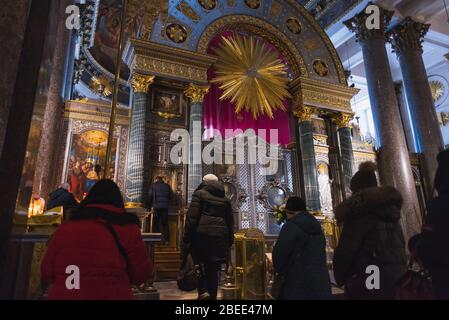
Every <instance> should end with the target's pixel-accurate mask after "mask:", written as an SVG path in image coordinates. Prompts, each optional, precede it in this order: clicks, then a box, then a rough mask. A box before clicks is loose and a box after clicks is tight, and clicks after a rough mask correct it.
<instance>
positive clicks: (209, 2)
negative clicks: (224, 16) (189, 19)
mask: <svg viewBox="0 0 449 320" xmlns="http://www.w3.org/2000/svg"><path fill="white" fill-rule="evenodd" d="M198 3H199V4H200V6H202V7H203V8H204V9H206V10H213V9H215V7H216V6H217V0H198Z"/></svg>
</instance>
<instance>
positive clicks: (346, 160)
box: [334, 113, 355, 197]
mask: <svg viewBox="0 0 449 320" xmlns="http://www.w3.org/2000/svg"><path fill="white" fill-rule="evenodd" d="M352 117H353V115H352V114H348V113H340V114H339V115H338V116H337V117H336V118H335V119H334V120H335V124H336V125H337V126H338V140H339V144H338V146H339V149H340V150H339V151H340V159H341V166H342V171H343V180H344V181H343V182H344V191H345V194H346V197H348V196H349V195H350V194H351V190H350V188H349V187H350V185H351V179H352V176H353V175H354V173H355V171H354V169H355V168H354V166H355V165H354V151H353V149H352V136H351V126H350V124H349V122H350V121H351V120H352Z"/></svg>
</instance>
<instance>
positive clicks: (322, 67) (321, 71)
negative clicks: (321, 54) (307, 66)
mask: <svg viewBox="0 0 449 320" xmlns="http://www.w3.org/2000/svg"><path fill="white" fill-rule="evenodd" d="M313 70H314V71H315V73H316V74H317V75H319V76H320V77H325V76H327V75H328V74H329V66H328V65H327V63H326V62H324V61H323V60H321V59H316V60H314V61H313Z"/></svg>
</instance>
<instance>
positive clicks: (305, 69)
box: [150, 0, 347, 86]
mask: <svg viewBox="0 0 449 320" xmlns="http://www.w3.org/2000/svg"><path fill="white" fill-rule="evenodd" d="M213 2H214V5H212V4H211V5H210V6H205V5H204V1H203V2H201V1H197V0H170V5H169V10H168V15H167V16H166V17H163V18H159V20H158V21H157V22H156V23H155V25H154V27H153V32H152V35H151V38H150V40H151V41H152V42H155V43H159V44H164V45H167V46H171V47H176V48H179V49H184V50H188V51H193V52H198V53H205V52H206V51H207V47H208V43H209V42H210V41H211V40H212V39H213V38H214V37H215V36H216V35H217V34H219V33H220V32H221V31H222V30H223V28H229V27H232V26H236V25H237V26H240V27H241V28H250V29H251V31H252V32H259V33H260V34H259V35H263V36H265V37H267V38H268V40H270V39H271V41H270V42H273V39H276V41H277V42H278V44H277V45H278V48H279V50H281V51H284V54H286V57H288V58H289V60H291V62H292V60H295V63H294V64H293V63H292V66H293V67H294V68H295V69H296V73H299V72H301V74H300V75H301V77H305V78H310V79H312V80H318V81H323V82H328V83H332V84H338V85H345V86H346V85H347V82H346V77H345V74H344V70H343V66H342V64H341V61H340V58H339V56H338V54H337V51H336V50H335V48H334V46H333V45H332V43H331V41H330V39H329V37H328V36H327V35H326V33H325V32H324V30H323V29H322V28H321V27H320V26H319V24H318V23H317V22H316V21H315V19H314V17H313V16H312V15H311V14H310V13H309V12H308V11H307V10H306V9H305V8H304V7H303V6H301V5H300V4H299V3H298V2H297V1H296V0H260V1H257V0H256V1H244V0H241V1H235V0H216V1H213ZM173 26H175V27H176V28H174V29H173ZM170 27H171V28H172V29H173V30H174V31H170V30H172V29H170ZM171 32H177V34H179V33H182V34H183V37H181V39H182V40H180V39H179V38H178V40H177V41H174V40H173V38H172V39H171V37H170V35H171V34H172V33H171ZM262 33H264V34H262Z"/></svg>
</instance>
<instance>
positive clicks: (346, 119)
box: [332, 112, 354, 128]
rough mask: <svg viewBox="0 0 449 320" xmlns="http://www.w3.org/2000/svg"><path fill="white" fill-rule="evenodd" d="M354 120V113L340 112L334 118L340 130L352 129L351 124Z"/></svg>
mask: <svg viewBox="0 0 449 320" xmlns="http://www.w3.org/2000/svg"><path fill="white" fill-rule="evenodd" d="M353 119H354V114H353V113H344V112H340V113H338V114H337V115H336V116H334V117H332V120H333V121H334V123H335V125H337V126H338V127H340V128H351V124H350V122H351V121H352V120H353Z"/></svg>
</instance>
